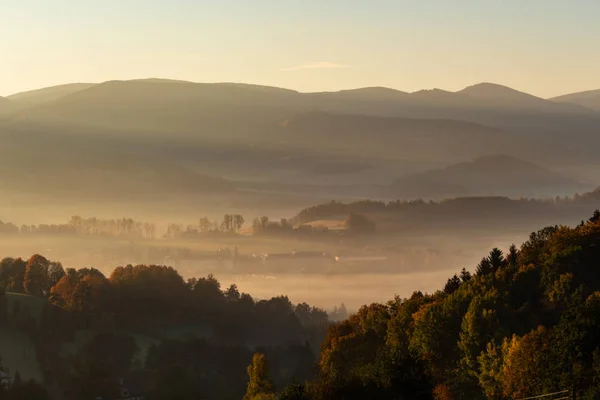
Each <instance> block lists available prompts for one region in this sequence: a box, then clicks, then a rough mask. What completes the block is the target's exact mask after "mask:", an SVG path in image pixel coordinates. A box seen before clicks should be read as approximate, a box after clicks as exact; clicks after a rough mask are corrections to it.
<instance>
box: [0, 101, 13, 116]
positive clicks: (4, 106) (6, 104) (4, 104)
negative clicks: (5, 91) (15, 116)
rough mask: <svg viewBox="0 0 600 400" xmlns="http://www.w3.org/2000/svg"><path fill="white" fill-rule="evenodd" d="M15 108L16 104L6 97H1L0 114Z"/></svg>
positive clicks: (7, 112)
mask: <svg viewBox="0 0 600 400" xmlns="http://www.w3.org/2000/svg"><path fill="white" fill-rule="evenodd" d="M13 110H14V104H13V102H12V101H10V100H9V99H7V98H6V97H0V116H3V115H6V114H9V113H11V112H12V111H13Z"/></svg>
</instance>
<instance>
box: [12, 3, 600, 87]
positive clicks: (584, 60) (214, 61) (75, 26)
mask: <svg viewBox="0 0 600 400" xmlns="http://www.w3.org/2000/svg"><path fill="white" fill-rule="evenodd" d="M0 16H1V17H0V18H1V23H0V37H1V38H2V40H0V95H8V94H12V93H14V92H18V91H22V90H28V89H35V88H39V87H43V86H49V85H55V84H61V83H68V82H100V81H105V80H110V79H131V78H147V77H161V78H173V79H185V80H192V81H198V82H216V81H230V82H231V81H233V82H247V83H258V84H267V85H274V86H281V87H287V88H292V89H297V90H300V91H317V90H337V89H343V88H353V87H362V86H375V85H377V86H388V87H393V88H396V89H400V90H406V91H415V90H419V89H423V88H433V87H439V88H442V89H447V90H457V89H461V88H463V87H464V86H467V85H471V84H474V83H478V82H482V81H487V82H496V83H501V84H505V85H508V86H511V87H513V88H516V89H520V90H523V91H527V92H530V93H532V94H535V95H538V96H543V97H548V96H554V95H558V94H564V93H569V92H574V91H580V90H586V89H598V88H600V20H599V18H600V0H471V1H466V0H437V1H433V0H412V1H409V0H212V1H208V0H0Z"/></svg>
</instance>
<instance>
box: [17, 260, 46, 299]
mask: <svg viewBox="0 0 600 400" xmlns="http://www.w3.org/2000/svg"><path fill="white" fill-rule="evenodd" d="M49 266H50V261H48V260H47V259H46V258H45V257H43V256H41V255H39V254H35V255H33V256H31V258H30V259H29V261H27V266H26V268H25V278H24V281H23V287H24V289H25V293H27V294H31V295H34V296H44V295H46V294H47V293H48V291H49V289H50V286H49V285H50V279H49V276H48V268H49Z"/></svg>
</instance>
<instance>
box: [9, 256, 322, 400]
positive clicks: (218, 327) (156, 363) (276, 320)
mask: <svg viewBox="0 0 600 400" xmlns="http://www.w3.org/2000/svg"><path fill="white" fill-rule="evenodd" d="M14 293H19V294H21V293H22V294H28V295H30V296H31V297H17V298H14V297H11V299H12V304H13V305H12V306H10V307H9V304H11V303H10V302H8V301H7V296H11V295H13V294H14ZM31 298H35V299H38V300H40V301H43V302H45V304H46V306H45V307H44V309H43V312H42V314H41V315H40V316H39V317H35V316H33V315H32V314H31V308H30V307H29V306H28V305H27V304H28V303H20V302H23V301H26V300H23V299H31ZM328 325H329V320H328V316H327V313H326V312H325V311H323V310H321V309H318V308H316V307H313V306H310V305H308V304H306V303H300V304H296V305H294V304H292V303H291V302H290V300H289V299H288V298H287V297H285V296H279V297H274V298H272V299H269V300H260V301H257V300H254V299H253V298H252V297H251V296H250V295H248V294H246V293H241V292H240V291H239V290H238V288H237V286H236V285H230V286H229V287H227V288H221V284H220V282H219V281H218V280H217V279H216V278H215V277H214V276H212V275H209V276H206V277H200V278H190V279H187V280H184V279H183V278H182V277H181V275H179V273H178V272H177V271H176V270H175V269H173V268H171V267H167V266H161V265H136V266H133V265H127V266H123V267H118V268H116V269H115V270H114V271H112V273H111V274H110V275H109V276H105V275H104V274H103V273H102V272H100V271H98V270H96V269H93V268H83V269H78V270H76V269H72V268H66V269H65V268H63V266H62V265H61V264H60V263H59V262H53V261H50V260H48V259H46V258H45V257H43V256H41V255H34V256H32V257H30V258H29V259H28V260H23V259H20V258H16V259H14V258H5V259H3V260H2V261H1V262H0V326H8V327H10V328H11V329H18V330H20V331H22V332H23V334H25V335H29V336H30V337H31V338H32V341H34V343H35V351H36V357H37V359H38V362H39V363H40V367H41V368H42V371H43V373H44V382H38V384H44V385H46V386H48V385H55V386H57V387H59V388H60V391H61V393H62V394H63V396H64V398H66V399H80V398H97V397H99V396H100V397H103V398H114V396H115V394H116V393H118V390H119V385H120V382H121V380H122V379H123V378H126V379H128V380H131V381H135V382H138V384H139V385H140V386H141V387H143V388H144V391H145V392H146V393H148V396H149V397H148V398H156V399H172V398H199V397H209V398H241V397H242V396H243V393H244V391H245V384H246V382H245V376H244V369H245V365H247V364H248V363H249V362H250V360H251V359H252V354H253V352H252V350H251V349H250V348H249V347H248V344H249V343H251V344H252V348H255V349H259V350H260V351H262V352H264V353H266V354H268V356H269V358H270V359H271V360H272V362H273V365H275V366H276V367H277V370H276V371H274V373H273V376H274V381H275V382H276V383H277V385H278V386H279V387H284V386H285V385H287V384H289V383H290V382H291V381H292V379H293V378H294V377H296V378H300V379H302V380H306V379H310V378H312V376H313V372H314V369H313V366H314V364H315V363H316V357H317V356H318V348H319V346H320V343H321V342H322V341H323V339H324V337H325V332H326V329H327V327H328ZM180 330H189V331H190V333H189V338H187V339H185V338H180V339H175V338H171V337H172V336H173V335H174V334H176V333H177V332H179V331H180ZM80 331H86V332H89V331H92V332H96V334H95V335H94V336H93V337H92V338H91V339H89V340H88V341H86V342H85V343H84V344H83V347H81V348H80V349H79V350H77V352H76V353H74V354H72V355H69V356H65V355H64V354H62V353H61V352H60V351H59V349H61V348H62V347H63V346H64V344H66V343H68V342H71V341H74V340H76V338H77V333H78V332H80ZM117 332H119V333H117ZM127 332H131V334H128V333H127ZM133 333H136V334H138V335H139V334H142V335H147V336H149V337H154V338H157V343H156V344H153V345H152V346H151V347H150V348H149V349H147V351H146V356H145V357H143V358H141V359H140V358H139V357H140V354H141V352H142V349H141V348H140V347H139V344H138V343H137V342H136V340H134V339H133ZM190 355H194V356H193V357H192V358H190ZM0 356H1V354H0ZM236 366H239V368H238V367H236ZM8 367H10V366H8ZM215 374H216V375H215ZM172 378H173V379H172ZM175 378H176V379H175ZM156 382H159V383H160V385H156ZM15 390H16V389H15ZM182 390H183V392H182ZM186 391H189V392H186ZM178 396H184V397H178ZM31 398H32V399H36V398H43V397H31Z"/></svg>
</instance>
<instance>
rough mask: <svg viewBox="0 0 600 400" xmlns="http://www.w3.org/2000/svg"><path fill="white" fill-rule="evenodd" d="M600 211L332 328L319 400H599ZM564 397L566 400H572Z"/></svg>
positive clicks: (324, 350)
mask: <svg viewBox="0 0 600 400" xmlns="http://www.w3.org/2000/svg"><path fill="white" fill-rule="evenodd" d="M599 265H600V212H599V211H596V212H595V213H594V215H593V216H592V217H591V218H590V219H589V220H588V221H587V222H584V223H582V224H580V225H579V226H576V227H572V228H571V227H566V226H549V227H546V228H544V229H541V230H540V231H538V232H534V233H532V234H531V236H530V238H529V240H528V241H527V242H525V243H524V244H523V245H522V246H521V248H520V249H517V248H516V247H511V248H510V249H509V250H508V252H507V253H506V254H504V253H503V252H502V251H501V250H498V249H493V250H492V251H491V252H490V254H489V256H487V257H485V258H483V259H482V260H481V262H480V263H479V265H477V268H476V270H475V272H474V273H473V274H471V273H469V272H468V271H466V270H463V271H462V272H461V273H460V274H457V275H455V276H453V277H452V278H450V279H449V280H448V282H447V284H446V285H445V287H444V288H441V289H440V290H439V291H437V292H435V293H432V294H424V293H419V292H416V293H414V294H413V295H412V296H411V297H409V298H406V299H401V298H395V299H392V300H390V301H389V302H388V303H387V304H372V305H369V306H364V307H363V308H361V309H360V311H359V312H358V313H357V314H356V315H353V316H352V317H350V318H349V319H348V320H346V321H344V322H342V323H341V324H339V325H337V326H335V327H333V328H331V329H330V330H329V333H328V336H327V339H326V340H325V343H324V344H323V346H322V350H321V357H320V360H319V373H318V376H319V377H318V380H317V381H316V382H315V383H314V385H313V386H310V389H311V390H310V391H309V392H311V393H312V396H313V397H312V398H315V399H365V398H369V399H415V398H422V399H430V398H435V399H485V398H489V399H517V398H523V397H527V396H536V395H541V394H544V393H553V392H561V391H566V392H564V393H563V396H564V397H565V398H567V397H568V396H571V394H572V393H574V395H575V396H576V397H574V398H578V399H594V398H597V396H598V395H600V392H599V391H600V321H599V320H598V316H599V315H600V270H599V268H598V266H599ZM569 398H571V397H569Z"/></svg>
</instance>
